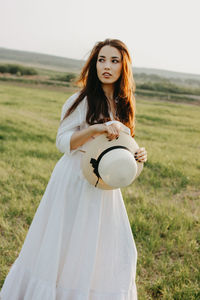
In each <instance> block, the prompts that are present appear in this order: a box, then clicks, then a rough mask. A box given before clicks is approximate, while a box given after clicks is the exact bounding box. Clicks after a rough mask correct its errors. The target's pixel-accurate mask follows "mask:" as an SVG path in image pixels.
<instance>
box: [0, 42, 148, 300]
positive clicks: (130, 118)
mask: <svg viewBox="0 0 200 300" xmlns="http://www.w3.org/2000/svg"><path fill="white" fill-rule="evenodd" d="M79 83H81V84H82V89H81V90H80V92H77V93H75V94H74V95H72V96H71V97H70V98H69V99H68V100H67V101H66V102H65V103H64V105H63V108H62V112H61V122H60V126H59V128H58V132H57V137H56V146H57V148H58V149H59V150H60V151H61V152H62V153H64V155H63V156H62V157H61V158H60V160H59V161H58V162H57V164H56V166H55V168H54V170H53V172H52V174H51V178H50V180H49V183H48V185H47V187H46V190H45V193H44V195H43V197H42V200H41V202H40V204H39V206H38V208H37V211H36V214H35V216H34V218H33V221H32V223H31V226H30V228H29V231H28V233H27V236H26V239H25V241H24V244H23V246H22V249H21V251H20V253H19V256H18V257H17V259H16V260H15V262H14V263H13V265H12V267H11V269H10V271H9V273H8V275H7V277H6V279H5V281H4V285H3V288H2V290H1V293H0V299H2V300H11V299H12V300H22V299H23V300H136V299H137V289H136V285H135V277H136V263H137V250H136V246H135V242H134V238H133V235H132V231H131V227H130V223H129V220H128V216H127V212H126V208H125V205H124V202H123V198H122V194H121V190H120V189H114V190H102V189H98V188H96V187H95V186H93V185H91V184H89V183H88V182H87V180H86V179H85V178H84V176H83V174H82V171H81V166H80V162H81V157H82V155H83V152H82V149H83V147H84V144H85V143H86V142H87V141H88V140H90V139H92V138H95V136H97V135H99V134H105V135H106V136H107V138H108V139H109V140H112V139H114V138H117V137H118V136H119V135H120V131H121V127H120V125H119V123H115V122H114V123H112V122H109V121H112V120H118V121H120V122H121V123H123V124H125V125H126V126H127V127H129V128H130V131H131V135H132V136H133V137H134V136H135V99H134V90H135V86H134V81H133V75H132V69H131V59H130V55H129V52H128V50H127V47H126V46H125V45H124V43H122V42H121V41H119V40H110V39H107V40H105V41H103V42H99V43H97V44H96V45H95V46H94V48H93V50H92V52H91V54H90V56H89V58H88V60H87V62H86V64H85V66H84V68H83V70H82V73H81V76H80V80H79ZM108 122H109V123H108ZM136 152H137V153H136V154H135V155H136V159H137V162H138V164H140V163H143V162H145V161H146V160H147V152H146V150H145V148H139V149H138V150H137V151H136Z"/></svg>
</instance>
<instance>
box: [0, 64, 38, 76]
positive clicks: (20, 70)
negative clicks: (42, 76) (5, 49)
mask: <svg viewBox="0 0 200 300" xmlns="http://www.w3.org/2000/svg"><path fill="white" fill-rule="evenodd" d="M0 73H10V74H13V75H18V76H21V75H37V74H38V73H37V71H36V70H35V69H33V68H30V67H24V66H20V65H16V64H0Z"/></svg>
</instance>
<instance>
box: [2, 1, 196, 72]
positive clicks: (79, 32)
mask: <svg viewBox="0 0 200 300" xmlns="http://www.w3.org/2000/svg"><path fill="white" fill-rule="evenodd" d="M199 31H200V0H137V1H136V0H98V1H96V0H71V1H69V0H0V47H5V48H10V49H18V50H28V51H35V52H40V53H47V54H53V55H58V56H64V57H69V58H77V59H86V58H87V56H88V53H89V51H90V50H91V48H92V47H93V46H94V44H95V43H96V42H97V41H100V40H104V39H105V38H118V39H121V40H122V41H123V42H125V43H126V44H127V46H128V48H129V50H130V52H131V57H132V61H133V66H135V67H146V68H156V69H165V70H172V71H178V72H186V73H194V74H200V59H199V56H200V42H199Z"/></svg>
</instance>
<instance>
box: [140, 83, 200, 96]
mask: <svg viewBox="0 0 200 300" xmlns="http://www.w3.org/2000/svg"><path fill="white" fill-rule="evenodd" d="M137 88H139V89H142V90H149V91H158V92H167V93H175V94H190V95H200V88H196V89H194V88H188V87H183V86H177V85H175V84H173V83H170V82H165V81H164V82H146V83H142V84H139V83H138V84H137Z"/></svg>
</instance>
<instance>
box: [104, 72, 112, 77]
mask: <svg viewBox="0 0 200 300" xmlns="http://www.w3.org/2000/svg"><path fill="white" fill-rule="evenodd" d="M103 76H104V77H105V78H109V77H110V76H112V75H111V74H110V73H107V72H105V73H103Z"/></svg>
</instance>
